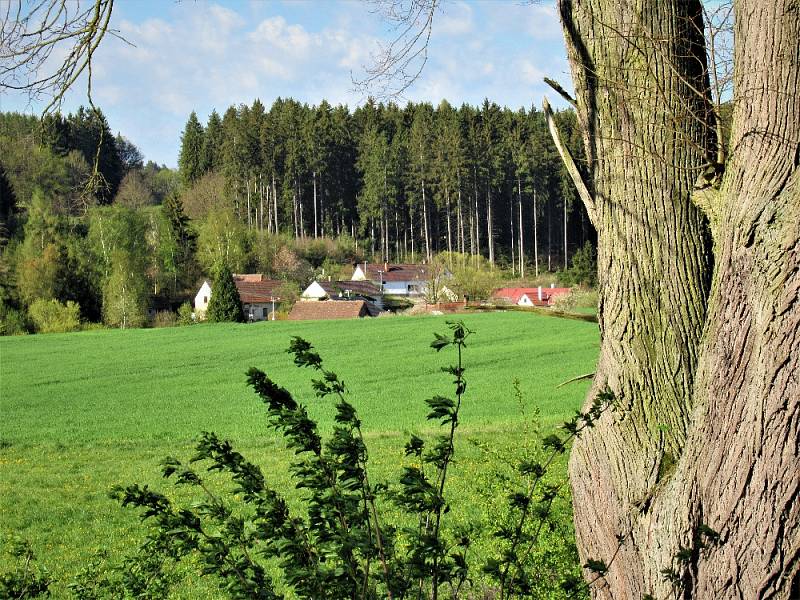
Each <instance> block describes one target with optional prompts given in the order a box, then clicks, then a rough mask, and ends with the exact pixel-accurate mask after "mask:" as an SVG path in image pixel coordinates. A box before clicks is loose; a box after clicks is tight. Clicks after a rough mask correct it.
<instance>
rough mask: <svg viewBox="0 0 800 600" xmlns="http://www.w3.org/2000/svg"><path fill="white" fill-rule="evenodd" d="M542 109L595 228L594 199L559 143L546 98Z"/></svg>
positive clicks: (568, 154) (554, 140)
mask: <svg viewBox="0 0 800 600" xmlns="http://www.w3.org/2000/svg"><path fill="white" fill-rule="evenodd" d="M542 108H543V109H544V115H545V118H546V119H547V127H548V129H549V130H550V135H551V136H552V137H553V142H554V143H555V145H556V149H557V150H558V154H559V155H560V156H561V160H562V161H563V162H564V166H565V167H566V168H567V173H569V176H570V178H571V179H572V183H574V184H575V187H576V188H577V190H578V196H580V198H581V200H582V201H583V204H584V205H585V206H586V212H587V213H589V220H590V221H591V222H592V224H593V225H595V227H596V226H597V212H596V210H595V202H594V198H592V195H591V194H590V193H589V188H587V187H586V183H584V181H583V178H582V177H581V173H580V171H578V166H577V165H576V164H575V160H574V159H573V158H572V154H570V152H569V150H568V149H567V147H566V146H565V145H564V144H563V143H562V141H561V136H560V134H559V133H558V127H556V121H555V118H554V117H553V109H552V108H550V102H549V101H548V100H547V97H545V98H543V99H542Z"/></svg>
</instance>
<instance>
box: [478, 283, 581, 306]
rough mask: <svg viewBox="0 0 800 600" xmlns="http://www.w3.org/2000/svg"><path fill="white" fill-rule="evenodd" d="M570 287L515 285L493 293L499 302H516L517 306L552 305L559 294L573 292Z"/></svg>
mask: <svg viewBox="0 0 800 600" xmlns="http://www.w3.org/2000/svg"><path fill="white" fill-rule="evenodd" d="M571 292H572V290H571V289H570V288H557V287H555V286H551V287H549V288H548V287H542V286H539V287H535V288H527V287H515V288H500V289H499V290H497V291H495V293H494V294H492V299H493V300H494V301H495V302H497V303H498V304H514V305H516V306H552V305H553V302H554V300H555V299H556V298H557V297H559V296H565V295H567V294H569V293H571Z"/></svg>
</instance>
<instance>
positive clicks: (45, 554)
mask: <svg viewBox="0 0 800 600" xmlns="http://www.w3.org/2000/svg"><path fill="white" fill-rule="evenodd" d="M463 320H464V321H465V323H466V325H467V326H468V327H469V328H471V329H473V330H474V331H475V332H476V333H475V335H474V336H473V337H472V338H471V342H472V343H471V344H470V347H469V348H468V350H467V353H466V355H465V364H466V367H467V372H466V377H467V379H468V383H469V385H468V390H467V396H466V398H465V405H464V407H463V413H462V415H463V417H462V419H461V422H462V427H461V428H460V430H459V435H460V436H461V439H462V440H467V439H470V438H472V439H476V440H479V441H482V442H485V443H489V444H491V445H493V446H495V447H497V448H512V447H514V446H515V445H517V444H518V443H519V441H520V434H521V432H522V431H524V427H523V423H524V422H525V421H526V415H529V414H530V413H531V410H532V408H533V407H534V406H536V407H538V408H539V409H540V411H541V422H542V425H543V426H544V427H551V426H553V425H555V424H556V423H557V422H560V421H561V420H563V419H564V418H566V417H568V416H569V415H570V414H571V413H572V412H573V411H574V410H575V409H576V408H578V407H579V406H580V404H581V401H582V399H583V397H584V395H585V393H586V390H587V388H588V383H587V382H580V383H576V384H571V385H569V386H564V387H562V388H558V389H556V386H557V385H558V384H559V383H561V382H563V381H565V380H567V379H570V378H572V377H575V376H577V375H582V374H585V373H587V372H591V371H592V370H593V368H594V362H595V360H596V356H597V351H598V343H599V336H598V332H597V325H596V324H593V323H587V322H582V321H574V320H566V319H557V318H551V317H543V316H539V315H532V314H522V313H491V314H469V315H465V316H464V317H463ZM445 321H446V317H413V318H411V317H395V318H386V319H373V320H366V319H365V320H359V321H331V322H271V323H259V324H254V325H202V326H195V327H185V328H174V329H142V330H129V331H116V330H115V331H91V332H83V333H77V334H65V335H37V336H28V337H19V338H3V339H1V340H0V385H2V387H1V388H0V392H1V393H2V429H1V430H0V529H2V533H16V534H18V535H20V536H22V537H24V538H27V539H29V540H30V541H31V542H32V543H33V545H34V548H35V550H36V551H37V553H38V555H39V557H40V560H41V562H42V563H43V564H45V565H46V566H47V567H48V568H49V569H50V571H51V573H52V574H53V575H54V577H55V578H56V580H57V582H61V583H57V585H56V594H57V595H63V593H64V589H63V582H64V581H66V580H67V579H68V578H69V577H70V576H71V575H73V574H74V573H76V572H77V571H78V570H79V569H80V567H81V565H82V564H84V563H85V561H86V560H87V558H88V557H90V556H91V555H92V553H94V552H97V551H99V550H101V549H108V550H109V551H110V553H111V555H112V557H113V556H115V555H116V554H119V553H121V552H124V550H125V549H126V548H128V549H129V548H130V546H131V545H132V544H135V543H137V541H138V540H139V539H140V538H141V535H142V532H141V528H140V527H139V526H138V521H137V519H136V516H135V514H133V513H132V512H131V511H127V510H123V509H121V508H120V507H119V506H118V505H117V504H116V503H115V502H114V501H112V500H110V499H108V497H107V493H108V490H109V489H110V488H111V487H112V486H113V485H115V484H128V483H132V482H139V483H151V484H153V485H155V486H157V487H159V488H161V489H169V487H168V486H167V485H165V484H164V483H163V482H161V480H160V478H159V469H158V461H159V460H160V459H161V458H163V457H164V456H166V455H168V454H173V455H177V456H183V457H186V456H188V455H189V454H190V453H191V448H192V443H193V440H194V439H196V436H197V434H198V433H199V432H200V431H203V430H213V431H216V432H217V433H218V434H220V435H221V436H224V437H227V438H229V439H231V440H232V441H233V442H234V444H235V445H236V447H237V448H238V449H240V450H241V451H242V452H243V453H244V454H245V456H248V457H249V458H251V459H253V460H254V461H255V462H257V463H259V464H260V465H262V468H263V469H264V471H265V473H266V474H267V476H268V479H269V480H270V481H271V482H272V483H273V485H274V486H275V487H277V488H279V489H281V487H282V486H284V487H285V489H290V487H291V483H290V482H288V481H287V478H286V473H285V470H286V469H285V467H286V464H287V461H288V457H287V455H286V454H285V453H284V452H283V451H282V450H281V448H282V443H281V441H280V440H279V439H278V438H277V437H276V436H275V434H274V433H272V432H271V431H268V430H267V429H266V428H265V419H264V416H263V412H264V411H263V407H262V406H261V405H260V403H259V401H258V400H257V398H256V397H255V396H254V394H253V393H252V392H251V391H250V390H249V389H248V388H247V386H246V384H245V378H244V373H245V371H246V370H247V368H248V367H250V366H256V367H258V368H261V369H262V370H264V371H265V372H267V374H268V375H269V376H270V377H272V378H273V379H274V380H276V381H277V382H279V383H280V384H282V385H284V386H285V387H287V388H288V389H289V390H291V391H292V392H293V393H294V394H295V396H296V398H298V399H300V400H302V401H304V402H306V403H308V405H309V406H310V412H311V414H312V416H315V417H317V418H318V419H319V421H320V424H321V427H322V429H323V430H326V429H329V428H330V427H331V425H332V418H331V417H332V414H333V410H332V406H331V403H330V402H327V401H320V400H317V399H316V398H315V397H314V396H313V393H312V390H311V386H310V383H309V377H310V376H311V373H309V372H308V371H301V370H299V369H297V368H296V367H294V365H293V364H292V362H291V358H290V356H289V355H287V354H286V352H285V349H286V347H287V346H288V342H289V340H290V338H291V336H294V335H297V336H301V337H303V338H305V339H307V340H309V341H310V342H311V343H313V344H314V345H315V346H316V347H317V349H318V350H319V352H320V353H321V355H322V357H323V359H324V360H325V362H326V366H327V368H329V369H331V370H334V371H335V372H337V373H338V374H339V375H340V377H342V378H343V379H344V381H345V382H346V384H347V385H348V387H349V389H350V392H351V401H352V402H353V404H355V405H356V407H357V408H358V410H359V413H360V415H361V417H362V420H363V424H364V430H365V434H366V436H367V438H368V443H369V444H370V447H371V450H372V452H371V457H372V459H373V464H374V468H375V473H376V477H378V478H381V477H385V478H388V479H390V480H391V479H392V478H393V475H395V474H396V473H397V472H399V466H400V464H401V462H402V446H403V444H404V442H405V438H406V434H407V433H408V432H410V431H415V432H422V433H425V432H426V431H427V426H426V425H425V422H424V414H425V412H426V411H425V407H424V404H423V399H424V398H427V397H429V396H431V395H433V394H444V395H449V394H450V393H451V387H450V383H449V380H448V378H447V377H446V376H444V375H443V374H442V373H441V372H440V367H442V366H443V365H446V364H449V363H450V362H451V361H452V357H451V356H449V355H448V354H447V352H446V351H445V352H442V353H438V354H437V353H435V352H434V351H433V350H431V349H430V348H429V343H430V340H431V339H432V334H433V332H434V331H443V330H444V329H445ZM515 378H517V379H519V382H520V383H519V385H520V388H521V390H522V392H523V394H524V396H525V399H526V402H527V408H526V411H525V413H523V411H521V410H520V407H519V404H518V402H517V401H516V400H515V398H514V395H513V381H514V379H515ZM462 447H463V453H462V457H463V460H462V461H461V462H460V464H459V465H458V466H457V469H456V470H455V472H454V478H453V488H452V489H453V490H454V491H455V492H456V493H459V494H460V493H461V491H462V490H463V493H464V496H465V497H467V496H470V495H476V494H477V495H478V496H480V494H481V490H479V489H478V490H476V489H474V488H475V486H480V485H482V484H481V482H484V484H485V479H483V477H484V475H483V474H482V473H481V472H480V469H482V468H484V467H485V466H486V464H487V459H486V457H485V456H483V455H482V454H480V453H479V452H478V451H477V450H475V449H474V447H472V446H471V445H469V444H466V443H464V444H463V446H462ZM470 510H472V511H473V512H474V511H479V510H481V507H480V503H477V504H476V506H475V507H473V508H469V507H468V508H467V509H465V511H466V513H469V512H470ZM59 585H60V586H61V587H59ZM205 593H206V592H203V586H202V585H200V586H199V587H198V589H197V590H195V591H192V592H189V591H187V592H186V596H187V597H189V596H197V597H202V596H203V595H204V594H205Z"/></svg>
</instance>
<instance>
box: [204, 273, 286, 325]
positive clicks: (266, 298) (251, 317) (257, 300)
mask: <svg viewBox="0 0 800 600" xmlns="http://www.w3.org/2000/svg"><path fill="white" fill-rule="evenodd" d="M233 283H234V285H236V291H237V292H239V300H240V302H241V303H242V311H243V312H244V318H245V319H247V320H248V321H265V320H268V319H271V318H272V313H273V311H274V310H275V309H276V307H277V306H278V303H279V302H280V298H279V297H278V294H277V290H278V288H279V287H280V286H281V285H283V282H282V281H280V280H279V279H264V276H263V275H261V274H260V273H248V274H243V275H237V274H234V275H233ZM209 300H211V284H210V283H209V282H208V280H206V281H203V285H201V286H200V290H199V291H198V292H197V295H196V296H195V297H194V313H195V318H197V319H199V320H202V319H204V318H205V313H206V310H208V302H209Z"/></svg>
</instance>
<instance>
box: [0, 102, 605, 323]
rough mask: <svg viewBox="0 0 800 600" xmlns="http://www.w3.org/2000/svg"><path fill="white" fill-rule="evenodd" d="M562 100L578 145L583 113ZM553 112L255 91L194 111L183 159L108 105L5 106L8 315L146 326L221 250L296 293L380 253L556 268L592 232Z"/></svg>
mask: <svg viewBox="0 0 800 600" xmlns="http://www.w3.org/2000/svg"><path fill="white" fill-rule="evenodd" d="M558 116H559V120H560V122H561V126H562V127H563V130H564V132H565V133H566V134H568V139H570V140H571V143H572V144H573V145H575V146H576V154H577V145H578V143H577V138H576V137H575V136H574V131H575V123H574V115H573V113H571V112H562V113H560V114H559V115H558ZM545 127H546V125H545V122H544V118H543V115H542V114H541V113H540V112H538V111H536V110H530V111H526V110H520V111H517V112H514V111H511V110H508V109H501V108H500V107H498V106H497V105H496V104H492V103H489V102H488V101H487V102H485V103H484V105H483V106H482V107H480V108H473V107H470V106H466V105H464V106H462V107H461V108H460V109H455V108H453V107H451V106H450V105H449V104H448V103H446V102H443V103H441V104H440V105H439V106H438V107H437V108H435V109H434V108H433V107H432V106H431V105H430V104H416V105H415V104H409V105H407V106H406V107H405V108H400V107H398V106H397V105H394V104H377V103H375V102H373V101H369V102H367V103H366V104H365V105H364V106H362V107H359V108H357V109H356V110H354V111H353V112H350V111H349V109H348V108H347V107H346V106H337V107H332V106H331V105H330V104H328V103H327V102H324V101H323V102H322V103H320V105H319V106H316V107H311V106H308V105H304V104H300V103H298V102H296V101H294V100H282V99H279V100H277V101H276V102H275V103H274V104H273V105H272V107H271V109H270V110H269V111H267V110H265V108H264V106H263V105H262V104H261V103H260V102H259V101H258V100H256V101H255V102H254V103H253V104H252V106H244V105H242V106H239V107H230V108H229V109H228V110H226V112H225V114H224V116H223V117H222V118H220V117H219V116H218V115H217V113H216V112H212V113H211V116H210V118H209V119H208V122H207V123H206V125H205V126H203V125H201V123H200V122H199V120H198V119H197V117H196V115H195V113H192V115H191V116H190V117H189V120H188V122H187V124H186V128H185V130H184V132H183V135H182V139H181V151H180V156H179V160H178V164H179V169H178V170H177V171H176V170H173V169H169V168H166V167H164V166H159V165H157V164H155V163H153V162H152V161H149V162H147V163H145V161H144V157H143V156H142V153H141V152H140V151H139V149H138V148H137V147H136V146H135V145H134V144H133V143H132V142H130V141H129V140H128V139H126V138H125V137H123V136H122V135H121V134H116V135H114V134H113V133H112V132H111V129H110V127H109V125H108V122H107V120H106V118H105V116H104V115H103V114H102V112H101V111H99V110H94V109H85V108H80V109H78V110H77V111H76V112H75V113H72V114H68V115H61V114H55V115H49V116H46V117H44V118H43V119H39V118H37V117H33V116H26V115H21V114H17V113H7V114H0V149H2V153H0V249H1V250H0V251H1V252H2V254H0V322H1V323H2V327H1V328H2V330H3V332H4V333H14V332H19V331H25V330H36V331H52V330H58V329H59V328H61V329H72V328H74V327H75V326H76V323H80V321H83V322H101V321H102V322H104V323H105V324H106V325H109V326H118V327H134V326H141V325H143V324H145V323H146V321H147V318H148V309H151V312H152V309H162V310H165V311H172V312H173V314H174V310H175V309H176V308H177V306H178V305H179V304H180V303H181V302H183V301H185V300H187V299H189V298H191V296H192V294H193V293H194V291H196V287H197V286H198V285H199V283H200V282H201V281H202V278H203V277H209V276H211V277H213V276H214V274H215V273H216V272H217V271H218V269H219V268H220V267H221V266H223V265H224V266H225V267H226V268H228V269H230V270H231V271H233V272H261V273H264V274H266V275H267V276H270V277H274V278H280V279H282V280H284V281H285V282H286V288H285V289H283V290H282V294H281V295H282V296H285V297H287V298H292V297H296V295H297V294H298V293H299V291H300V289H302V288H303V287H305V286H306V285H307V284H308V283H309V281H310V280H311V279H312V278H314V277H315V276H326V277H327V276H333V277H349V273H346V272H344V270H343V267H342V265H343V264H348V263H353V262H358V261H362V260H365V259H366V260H372V261H379V260H380V261H397V262H419V261H428V262H431V261H433V260H434V259H435V257H436V255H437V254H440V253H444V252H446V253H447V256H449V257H451V259H450V262H451V263H452V262H453V260H455V262H457V263H458V264H461V263H463V260H461V259H459V258H458V257H459V256H462V257H468V256H472V261H471V263H470V264H471V265H472V267H474V268H473V269H472V270H474V269H479V270H491V269H497V270H498V271H500V270H503V269H508V271H509V275H512V276H515V275H520V274H523V273H524V272H525V269H526V267H528V274H529V275H533V274H534V273H536V272H538V269H539V268H540V267H541V268H542V269H548V270H555V269H558V268H559V267H561V266H562V265H563V262H562V261H563V260H564V257H565V256H566V252H567V250H569V251H570V254H572V255H576V254H577V252H576V249H575V247H576V246H577V245H579V244H583V243H584V241H585V240H587V239H589V238H591V236H592V233H593V232H592V230H591V228H590V227H589V226H588V219H587V218H586V216H585V213H584V211H583V209H582V207H581V206H580V204H579V203H577V202H574V199H573V197H572V195H571V192H570V191H569V186H568V180H567V178H566V175H565V173H563V172H562V170H561V167H560V162H559V161H558V160H557V156H556V153H555V149H554V148H553V147H552V144H551V142H550V139H549V136H548V134H547V132H546V131H545ZM521 250H522V251H521ZM454 257H455V258H454ZM464 264H466V263H464ZM451 268H454V267H453V265H451ZM468 270H469V269H468ZM472 270H470V272H472ZM483 287H486V286H483Z"/></svg>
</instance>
